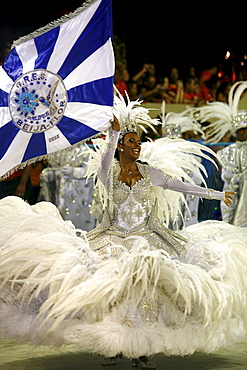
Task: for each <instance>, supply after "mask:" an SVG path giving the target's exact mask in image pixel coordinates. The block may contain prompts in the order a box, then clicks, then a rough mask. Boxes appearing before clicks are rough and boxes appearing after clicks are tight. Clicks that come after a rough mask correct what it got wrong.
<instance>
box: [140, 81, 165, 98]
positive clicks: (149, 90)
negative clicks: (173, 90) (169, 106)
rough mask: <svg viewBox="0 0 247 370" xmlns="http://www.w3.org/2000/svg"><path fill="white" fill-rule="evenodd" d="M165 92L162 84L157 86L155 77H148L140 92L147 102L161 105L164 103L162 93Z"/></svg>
mask: <svg viewBox="0 0 247 370" xmlns="http://www.w3.org/2000/svg"><path fill="white" fill-rule="evenodd" d="M163 90H164V88H163V86H162V85H161V84H156V77H155V76H148V77H147V79H146V80H145V83H144V86H143V87H142V88H141V90H140V97H141V99H143V100H144V101H146V102H155V103H160V102H161V101H162V96H161V92H162V91H163Z"/></svg>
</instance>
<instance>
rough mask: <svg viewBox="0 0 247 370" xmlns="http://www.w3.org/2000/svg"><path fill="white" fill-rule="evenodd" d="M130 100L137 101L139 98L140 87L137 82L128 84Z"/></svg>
mask: <svg viewBox="0 0 247 370" xmlns="http://www.w3.org/2000/svg"><path fill="white" fill-rule="evenodd" d="M128 91H129V94H128V95H129V98H130V100H137V99H138V98H139V93H138V86H137V83H136V82H135V81H131V82H129V84H128Z"/></svg>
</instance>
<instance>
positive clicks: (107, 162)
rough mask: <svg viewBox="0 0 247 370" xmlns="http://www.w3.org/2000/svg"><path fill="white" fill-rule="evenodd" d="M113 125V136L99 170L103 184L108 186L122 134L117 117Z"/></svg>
mask: <svg viewBox="0 0 247 370" xmlns="http://www.w3.org/2000/svg"><path fill="white" fill-rule="evenodd" d="M111 123H112V134H111V136H110V139H109V142H108V144H107V148H106V151H105V152H104V154H103V156H102V159H101V165H100V169H99V178H100V180H101V181H102V183H103V184H104V185H105V186H106V184H107V179H108V175H109V172H110V169H111V166H112V161H113V158H114V154H115V150H116V147H117V142H118V138H119V134H120V126H119V123H118V120H117V118H116V117H114V121H112V122H111Z"/></svg>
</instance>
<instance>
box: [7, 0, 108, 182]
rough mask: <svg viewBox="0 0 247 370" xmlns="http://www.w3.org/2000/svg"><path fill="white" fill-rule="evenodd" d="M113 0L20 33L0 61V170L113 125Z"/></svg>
mask: <svg viewBox="0 0 247 370" xmlns="http://www.w3.org/2000/svg"><path fill="white" fill-rule="evenodd" d="M114 67H115V65H114V53H113V47H112V19H111V0H89V1H87V2H86V3H85V4H84V5H83V6H82V7H81V8H79V9H78V10H77V11H75V12H74V13H72V14H69V15H68V16H65V17H63V18H62V19H60V20H58V21H55V22H53V23H52V24H50V25H47V26H45V27H43V28H42V29H40V30H37V31H35V32H34V33H32V34H30V35H28V36H25V37H24V38H22V39H20V40H17V42H15V43H14V47H13V48H12V49H11V51H10V53H9V55H8V56H7V58H6V59H5V61H4V63H3V65H2V66H0V178H1V177H4V176H7V175H8V174H9V173H11V172H13V170H15V169H17V168H21V167H23V165H24V164H26V163H32V162H35V161H36V160H40V159H42V158H46V157H47V155H49V154H52V153H54V152H56V151H60V150H63V149H66V148H68V147H69V146H71V145H74V144H76V143H78V142H81V141H83V140H87V139H88V138H90V137H92V136H94V135H96V134H98V133H99V132H101V131H103V130H105V129H107V128H108V127H109V126H110V123H109V121H110V119H111V118H112V112H113V76H114Z"/></svg>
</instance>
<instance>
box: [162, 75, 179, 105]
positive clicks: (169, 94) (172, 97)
mask: <svg viewBox="0 0 247 370" xmlns="http://www.w3.org/2000/svg"><path fill="white" fill-rule="evenodd" d="M161 96H162V98H163V99H164V100H165V102H166V103H168V104H172V103H182V102H183V83H182V81H178V89H177V92H174V91H172V90H169V78H168V77H164V79H163V89H162V92H161Z"/></svg>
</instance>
